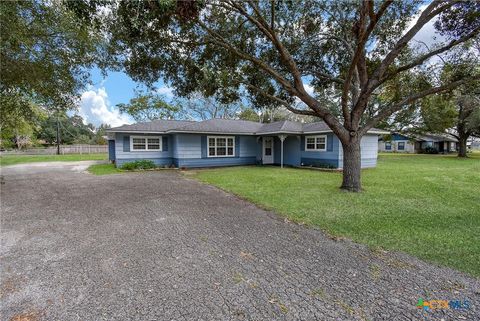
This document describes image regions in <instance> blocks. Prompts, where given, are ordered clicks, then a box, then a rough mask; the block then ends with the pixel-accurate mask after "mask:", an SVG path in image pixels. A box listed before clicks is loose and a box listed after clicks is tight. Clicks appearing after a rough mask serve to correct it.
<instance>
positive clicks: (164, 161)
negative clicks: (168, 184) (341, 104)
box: [109, 133, 378, 168]
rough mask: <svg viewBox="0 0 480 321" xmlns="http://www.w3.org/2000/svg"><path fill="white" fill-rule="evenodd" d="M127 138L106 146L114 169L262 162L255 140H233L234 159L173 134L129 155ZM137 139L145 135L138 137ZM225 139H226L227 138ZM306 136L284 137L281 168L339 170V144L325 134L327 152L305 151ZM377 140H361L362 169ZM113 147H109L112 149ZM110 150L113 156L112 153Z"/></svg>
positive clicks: (201, 138) (277, 147)
mask: <svg viewBox="0 0 480 321" xmlns="http://www.w3.org/2000/svg"><path fill="white" fill-rule="evenodd" d="M130 135H131V134H127V133H117V134H116V135H115V141H112V142H113V143H110V142H109V159H112V155H114V156H113V157H114V159H115V160H116V163H117V166H121V165H122V164H124V163H125V162H131V161H134V160H138V159H149V160H152V161H154V162H155V164H157V165H159V166H164V165H167V166H170V165H171V164H174V165H175V166H177V167H217V166H234V165H252V164H256V163H257V161H258V160H260V159H261V158H262V140H261V139H259V138H258V137H257V136H247V135H238V136H235V156H234V157H208V156H207V136H208V135H200V134H174V135H156V136H162V147H163V148H162V151H149V152H141V151H130ZM138 135H142V136H143V135H148V134H142V133H138ZM227 136H228V135H227ZM305 136H310V135H302V136H287V138H286V139H285V141H284V145H283V146H284V154H283V156H284V159H283V163H284V165H291V166H300V165H305V166H308V165H315V166H320V165H330V166H335V167H339V168H341V167H342V165H343V159H342V150H341V143H340V141H339V140H338V138H337V137H336V136H335V135H333V134H331V133H329V134H327V150H326V151H324V152H320V151H305V150H304V146H305ZM272 137H274V163H275V164H280V159H281V157H280V153H281V144H280V143H281V142H280V139H279V138H278V136H272ZM377 141H378V136H376V135H366V136H365V137H364V138H362V167H373V166H375V165H376V163H377V154H376V150H377ZM110 144H112V145H114V146H113V147H112V145H110ZM112 149H113V153H112Z"/></svg>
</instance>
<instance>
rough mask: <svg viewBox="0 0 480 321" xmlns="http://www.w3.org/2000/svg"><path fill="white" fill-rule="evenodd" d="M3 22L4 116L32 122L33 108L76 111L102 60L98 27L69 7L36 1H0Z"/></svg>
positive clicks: (1, 85)
mask: <svg viewBox="0 0 480 321" xmlns="http://www.w3.org/2000/svg"><path fill="white" fill-rule="evenodd" d="M0 19H1V21H2V23H1V27H0V32H1V35H2V37H1V40H0V44H1V50H0V73H1V82H0V97H1V102H2V103H1V104H0V108H1V110H0V111H1V113H2V114H16V115H18V116H19V117H20V116H21V117H23V120H24V121H31V120H29V117H30V115H31V114H32V113H33V112H32V109H31V107H32V106H33V104H34V105H37V106H42V108H44V109H45V108H47V109H56V110H65V109H72V108H74V107H75V102H76V98H77V97H78V94H79V91H80V89H81V88H83V87H84V86H85V85H86V84H87V82H88V72H87V70H86V68H87V67H89V66H92V65H93V63H94V62H95V61H96V60H97V58H98V55H97V54H98V52H99V49H100V46H99V44H100V42H101V36H100V34H99V33H96V32H94V30H93V25H92V24H87V23H82V21H80V20H79V18H78V16H77V15H75V14H74V12H73V11H72V10H71V9H69V8H68V7H67V6H65V5H61V4H56V3H51V2H48V1H34V0H27V1H0ZM0 125H1V126H2V128H4V126H5V124H4V123H3V122H2V124H0Z"/></svg>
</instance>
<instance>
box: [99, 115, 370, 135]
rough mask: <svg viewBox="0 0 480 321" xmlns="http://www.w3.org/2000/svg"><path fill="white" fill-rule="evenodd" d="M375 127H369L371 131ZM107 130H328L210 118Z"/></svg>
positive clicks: (286, 123) (322, 126)
mask: <svg viewBox="0 0 480 321" xmlns="http://www.w3.org/2000/svg"><path fill="white" fill-rule="evenodd" d="M375 130H378V129H375V128H372V131H375ZM107 131H109V132H157V133H166V132H169V133H178V132H182V133H208V134H211V133H218V134H251V135H253V134H257V135H262V134H281V133H290V134H303V133H317V132H318V133H320V132H323V133H325V132H330V131H331V130H330V128H329V127H328V126H327V124H325V122H323V121H320V122H316V123H308V124H303V123H300V122H294V121H290V120H282V121H277V122H273V123H266V124H265V123H257V122H253V121H248V120H233V119H218V118H215V119H209V120H204V121H184V120H154V121H151V122H144V123H137V124H133V125H123V126H120V127H114V128H111V129H109V130H107Z"/></svg>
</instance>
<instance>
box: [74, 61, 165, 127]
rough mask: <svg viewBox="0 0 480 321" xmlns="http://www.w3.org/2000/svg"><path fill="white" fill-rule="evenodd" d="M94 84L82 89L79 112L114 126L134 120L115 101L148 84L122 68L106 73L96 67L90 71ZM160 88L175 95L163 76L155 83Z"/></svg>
mask: <svg viewBox="0 0 480 321" xmlns="http://www.w3.org/2000/svg"><path fill="white" fill-rule="evenodd" d="M90 73H91V81H92V84H91V85H88V86H87V88H86V90H85V91H84V92H83V93H82V95H81V99H80V104H79V109H78V113H79V114H80V115H81V116H82V117H83V118H84V119H85V121H86V122H88V123H93V124H94V125H96V126H98V125H100V124H102V123H107V124H109V125H111V126H120V125H122V124H128V123H132V122H133V119H132V118H131V117H129V116H128V115H124V114H120V112H119V111H118V109H117V107H116V105H117V104H120V103H128V101H129V100H130V99H131V98H132V97H133V96H134V95H135V89H139V88H140V89H141V88H145V87H144V86H143V85H142V84H140V83H136V82H134V81H133V80H132V79H131V78H130V77H129V76H128V75H126V74H125V73H123V72H109V73H108V74H107V75H106V77H104V76H103V75H102V73H101V71H100V70H99V69H97V68H94V69H92V70H91V71H90ZM155 87H156V88H157V91H158V92H159V93H160V94H162V95H164V96H165V97H166V98H167V99H169V98H172V97H173V93H172V88H170V87H168V86H166V85H165V84H164V83H163V81H162V80H159V82H157V83H156V84H155Z"/></svg>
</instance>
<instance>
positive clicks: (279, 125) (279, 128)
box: [257, 120, 303, 134]
mask: <svg viewBox="0 0 480 321" xmlns="http://www.w3.org/2000/svg"><path fill="white" fill-rule="evenodd" d="M302 131H303V124H302V123H299V122H293V121H290V120H282V121H276V122H273V123H267V124H263V126H262V127H261V128H260V130H259V131H257V134H266V133H297V134H301V133H302Z"/></svg>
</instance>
